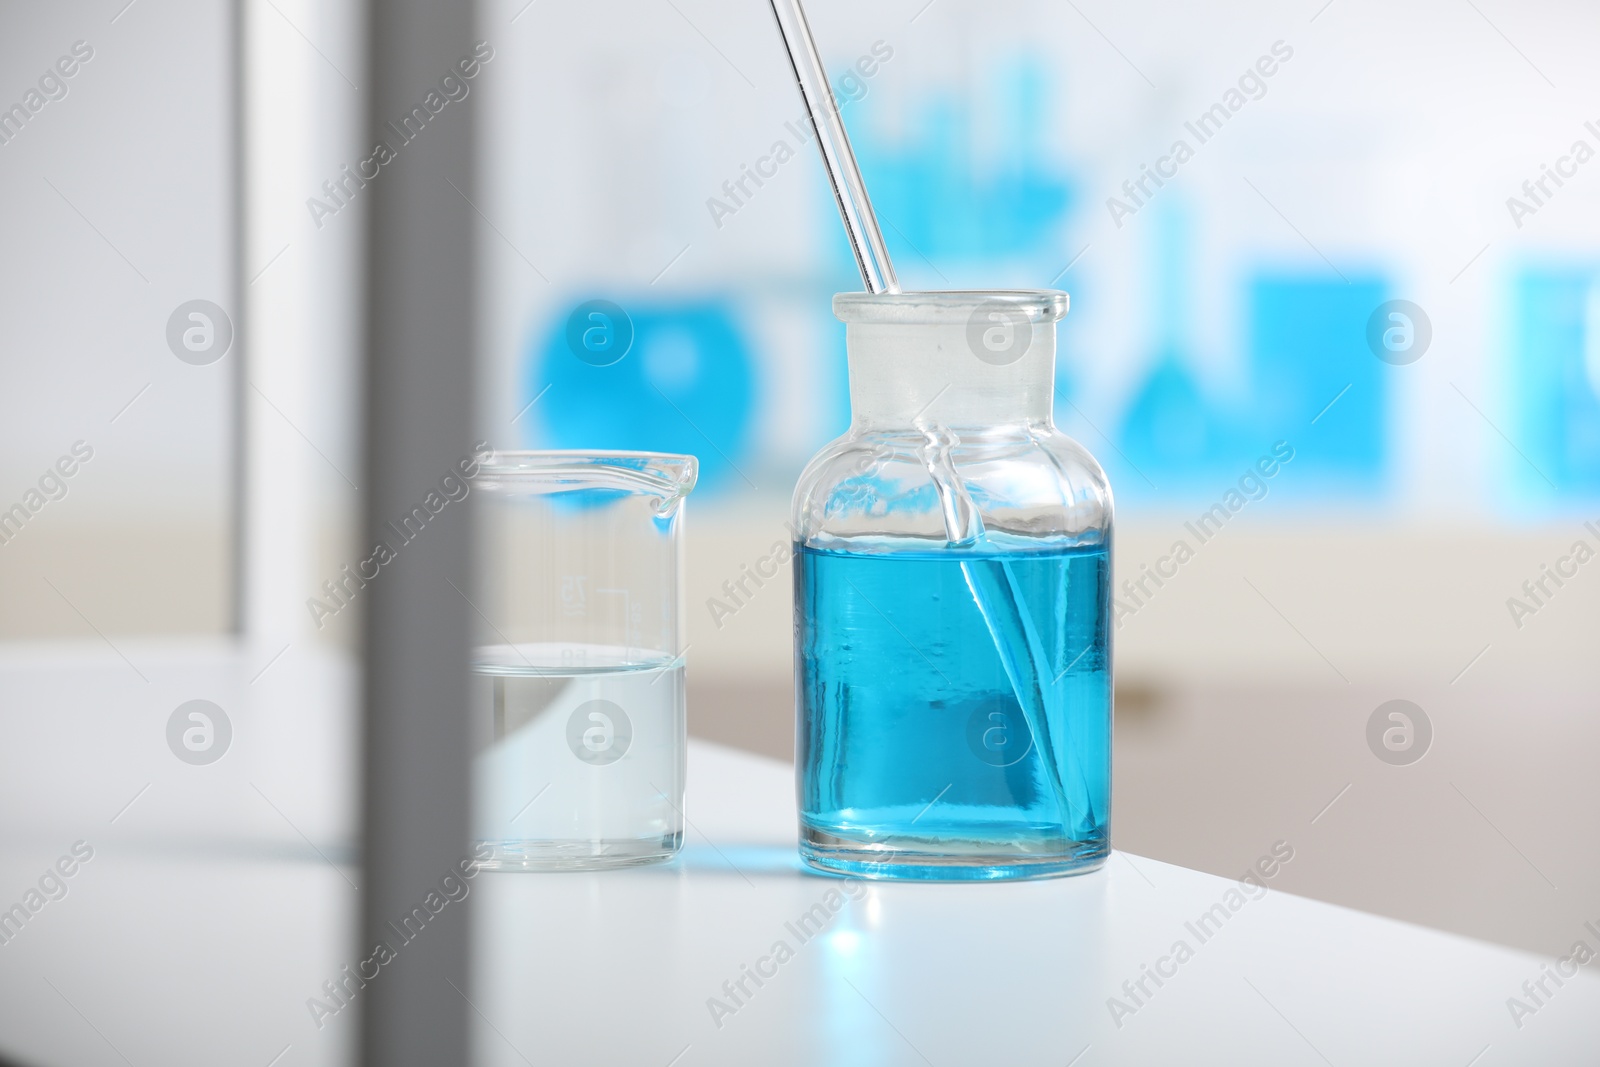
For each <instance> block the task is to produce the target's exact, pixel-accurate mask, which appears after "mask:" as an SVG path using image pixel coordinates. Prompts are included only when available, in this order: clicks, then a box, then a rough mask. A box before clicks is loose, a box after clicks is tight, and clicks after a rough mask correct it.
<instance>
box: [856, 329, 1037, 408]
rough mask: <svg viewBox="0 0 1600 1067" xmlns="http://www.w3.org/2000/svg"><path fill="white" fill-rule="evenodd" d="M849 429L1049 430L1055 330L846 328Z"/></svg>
mask: <svg viewBox="0 0 1600 1067" xmlns="http://www.w3.org/2000/svg"><path fill="white" fill-rule="evenodd" d="M845 347H846V350H847V352H848V354H849V361H850V414H851V428H852V429H853V430H856V431H863V430H879V431H895V430H920V429H926V428H930V427H934V426H942V427H946V428H949V429H953V430H962V429H966V430H980V429H993V428H997V427H1003V426H1022V425H1032V426H1035V427H1043V428H1049V427H1050V425H1051V408H1052V397H1053V394H1054V391H1055V368H1056V334H1055V322H1054V321H1043V322H1027V321H1021V322H1019V321H1017V320H1016V319H1015V318H1013V319H1011V320H1010V321H1006V320H1004V319H1003V318H996V319H995V320H994V321H993V322H989V323H985V322H982V321H979V322H976V323H959V322H947V323H938V324H928V323H883V322H852V323H849V324H848V325H847V326H846V329H845Z"/></svg>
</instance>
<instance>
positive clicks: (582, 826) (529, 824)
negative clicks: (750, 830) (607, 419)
mask: <svg viewBox="0 0 1600 1067" xmlns="http://www.w3.org/2000/svg"><path fill="white" fill-rule="evenodd" d="M697 467H698V465H697V463H696V460H695V458H694V457H693V456H674V455H665V454H658V453H650V452H496V453H494V454H492V455H491V456H490V457H489V458H488V459H487V460H486V461H485V462H484V464H483V466H482V469H481V471H480V473H479V475H478V479H477V489H478V491H479V493H480V494H481V497H482V500H481V502H480V504H481V506H480V515H481V518H480V521H479V527H478V529H479V546H478V553H479V555H478V559H479V561H480V562H479V569H478V575H479V578H478V592H477V595H476V597H475V599H474V606H475V607H476V608H477V610H478V614H479V618H480V625H479V627H478V637H477V640H476V641H475V642H474V644H475V649H474V662H473V675H474V676H473V705H472V720H473V730H474V749H475V752H476V755H475V757H474V765H473V792H474V813H473V836H474V837H475V838H476V839H477V840H478V841H479V842H480V843H486V844H487V845H488V846H489V849H490V850H492V855H491V858H490V859H489V860H488V861H487V862H486V863H485V864H484V866H486V867H487V868H489V869H491V870H560V869H583V868H596V867H615V866H625V865H629V864H635V863H648V862H650V861H652V860H660V859H666V858H668V857H670V856H672V855H673V854H674V853H675V852H677V851H678V848H679V846H680V845H681V843H682V840H683V784H684V750H685V740H684V690H683V676H684V657H683V647H682V644H681V642H682V635H683V632H684V606H683V603H682V595H681V593H682V574H683V544H682V535H683V508H684V498H685V497H686V496H687V495H688V493H689V491H690V490H691V489H693V488H694V483H695V476H696V471H697Z"/></svg>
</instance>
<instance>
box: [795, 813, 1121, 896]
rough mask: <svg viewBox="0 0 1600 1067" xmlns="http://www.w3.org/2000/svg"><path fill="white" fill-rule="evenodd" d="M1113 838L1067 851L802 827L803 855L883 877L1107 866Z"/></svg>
mask: <svg viewBox="0 0 1600 1067" xmlns="http://www.w3.org/2000/svg"><path fill="white" fill-rule="evenodd" d="M1110 854H1111V848H1110V844H1109V842H1108V841H1106V840H1105V839H1104V838H1102V839H1099V840H1095V841H1081V842H1071V843H1070V844H1069V847H1068V848H1067V849H1066V850H1065V851H1059V850H1052V851H1050V852H1028V851H1024V850H1022V849H1019V848H1016V847H1015V846H1012V847H1007V845H1006V844H1005V843H1003V842H994V841H939V842H937V843H935V842H931V841H926V842H908V843H906V844H895V843H892V842H890V841H885V840H879V841H871V842H863V841H854V840H850V839H847V838H843V837H839V836H838V835H836V834H832V833H828V832H826V831H824V830H819V829H816V828H814V827H809V826H804V825H802V826H801V828H800V858H801V860H803V861H804V862H805V863H806V865H807V866H809V867H813V868H815V869H816V870H819V871H826V872H828V873H830V874H843V875H848V876H850V877H853V878H866V879H874V880H881V881H913V882H1002V881H1020V880H1025V879H1033V878H1063V877H1067V876H1070V875H1075V874H1087V873H1089V872H1090V871H1094V870H1098V869H1099V868H1101V867H1103V866H1104V865H1105V862H1106V858H1107V857H1108V856H1109V855H1110Z"/></svg>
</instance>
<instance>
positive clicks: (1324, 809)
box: [1311, 782, 1355, 826]
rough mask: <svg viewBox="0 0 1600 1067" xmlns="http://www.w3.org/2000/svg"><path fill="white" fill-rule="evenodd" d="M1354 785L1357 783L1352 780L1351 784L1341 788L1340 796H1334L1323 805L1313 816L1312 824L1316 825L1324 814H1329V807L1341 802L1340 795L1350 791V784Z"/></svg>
mask: <svg viewBox="0 0 1600 1067" xmlns="http://www.w3.org/2000/svg"><path fill="white" fill-rule="evenodd" d="M1352 785H1355V783H1354V782H1351V783H1350V784H1349V785H1347V786H1345V787H1344V788H1343V789H1341V790H1339V796H1337V797H1334V798H1333V799H1332V800H1330V801H1328V802H1327V803H1326V804H1324V805H1322V810H1321V811H1319V812H1317V813H1316V814H1315V815H1313V816H1311V824H1312V825H1313V826H1315V825H1316V823H1317V820H1318V819H1320V818H1322V817H1323V816H1324V815H1326V814H1328V809H1329V808H1331V807H1333V806H1334V805H1335V804H1337V803H1339V797H1342V796H1344V795H1345V794H1346V793H1348V792H1350V786H1352Z"/></svg>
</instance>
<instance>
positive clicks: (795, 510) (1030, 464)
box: [791, 425, 1112, 544]
mask: <svg viewBox="0 0 1600 1067" xmlns="http://www.w3.org/2000/svg"><path fill="white" fill-rule="evenodd" d="M1111 518H1112V496H1111V486H1110V484H1109V482H1108V481H1107V479H1106V475H1105V471H1104V470H1103V469H1102V468H1101V466H1100V464H1099V463H1098V462H1097V461H1096V460H1095V458H1094V456H1093V455H1092V454H1091V453H1090V452H1089V450H1088V449H1086V448H1084V447H1083V445H1081V444H1080V443H1078V442H1077V441H1076V440H1074V439H1073V438H1072V437H1070V436H1068V435H1067V434H1064V433H1062V432H1061V431H1059V430H1056V429H1055V428H1054V427H1051V426H1047V425H1044V426H1034V425H1030V426H1022V427H1006V428H1003V429H999V430H986V431H983V432H976V433H974V432H958V431H952V430H946V429H942V428H937V427H935V428H931V429H929V430H927V431H925V432H919V431H917V430H909V429H908V430H897V431H883V430H865V431H858V430H852V431H851V432H850V433H847V434H845V435H844V436H842V437H839V438H836V439H835V440H833V441H830V442H829V443H828V444H827V445H825V446H824V447H823V448H822V449H821V450H820V451H819V452H818V453H817V454H816V455H815V456H813V457H812V459H811V462H810V463H808V464H807V465H806V468H805V470H804V472H803V473H802V474H801V476H800V480H799V482H798V483H797V485H796V486H795V493H794V499H793V503H792V507H791V519H792V521H793V524H794V530H795V533H796V537H797V538H798V539H799V540H800V541H802V542H803V543H811V542H814V541H831V540H833V539H837V538H852V537H864V536H885V535H887V536H907V537H914V538H929V539H932V540H934V541H938V542H939V543H941V544H942V543H950V542H959V541H964V540H967V539H969V538H970V537H972V536H978V535H981V534H982V533H983V532H984V531H991V532H995V533H1001V532H1004V533H1006V534H1008V535H1014V536H1021V537H1028V538H1046V539H1052V540H1056V539H1065V540H1066V541H1069V542H1071V543H1079V544H1089V543H1095V542H1098V541H1107V542H1108V541H1109V537H1110V528H1111Z"/></svg>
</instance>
